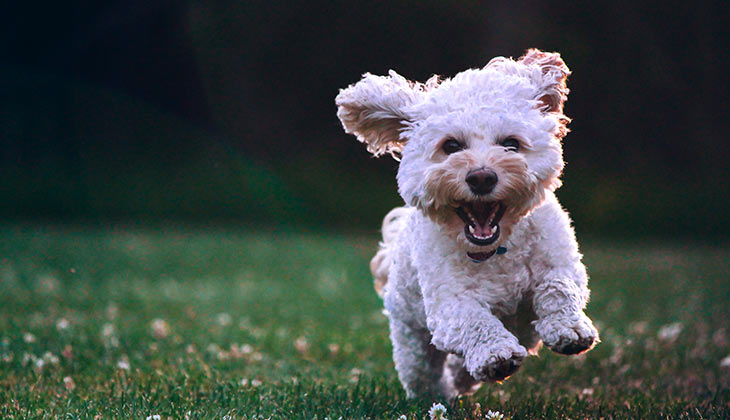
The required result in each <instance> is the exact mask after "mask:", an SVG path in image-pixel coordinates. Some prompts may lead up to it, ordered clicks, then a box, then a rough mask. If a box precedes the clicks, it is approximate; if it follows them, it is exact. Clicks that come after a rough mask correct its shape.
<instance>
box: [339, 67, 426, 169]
mask: <svg viewBox="0 0 730 420" xmlns="http://www.w3.org/2000/svg"><path fill="white" fill-rule="evenodd" d="M422 93H423V89H422V88H421V87H420V84H415V83H412V82H409V81H408V80H406V79H405V78H404V77H403V76H401V75H399V74H398V73H396V72H394V71H393V70H391V71H390V72H389V73H388V76H374V75H372V74H370V73H366V74H365V75H363V77H362V80H360V81H359V82H357V83H355V84H354V85H350V86H349V87H348V88H346V89H342V90H340V93H339V95H337V98H335V103H336V104H337V116H338V117H339V118H340V121H342V126H343V127H344V128H345V132H347V133H350V134H354V135H356V136H357V139H358V140H360V141H361V142H363V143H365V144H366V145H367V148H368V151H369V152H371V153H372V154H373V155H375V156H380V155H382V154H383V153H390V154H391V155H393V156H394V157H397V156H398V155H399V153H400V151H401V150H402V149H403V146H404V144H405V141H406V140H405V139H404V138H401V130H402V129H403V127H405V123H407V122H408V121H411V119H412V117H411V116H410V115H409V113H408V112H407V108H408V106H409V105H412V104H414V103H415V102H416V101H417V100H418V99H419V96H420V95H421V94H422Z"/></svg>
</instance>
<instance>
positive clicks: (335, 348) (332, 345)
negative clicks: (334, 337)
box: [327, 343, 340, 356]
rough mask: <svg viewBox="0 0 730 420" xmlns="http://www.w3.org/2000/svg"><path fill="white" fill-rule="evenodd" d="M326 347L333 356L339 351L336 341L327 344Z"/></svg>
mask: <svg viewBox="0 0 730 420" xmlns="http://www.w3.org/2000/svg"><path fill="white" fill-rule="evenodd" d="M327 349H328V350H329V351H330V354H331V355H333V356H335V355H337V353H339V352H340V345H339V344H336V343H330V344H328V345H327Z"/></svg>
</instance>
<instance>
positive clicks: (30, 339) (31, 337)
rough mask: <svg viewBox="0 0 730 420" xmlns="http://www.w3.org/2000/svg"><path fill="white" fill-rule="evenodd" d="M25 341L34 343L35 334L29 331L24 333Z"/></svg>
mask: <svg viewBox="0 0 730 420" xmlns="http://www.w3.org/2000/svg"><path fill="white" fill-rule="evenodd" d="M23 341H25V342H26V343H34V342H35V336H34V335H33V334H31V333H29V332H27V333H25V334H23Z"/></svg>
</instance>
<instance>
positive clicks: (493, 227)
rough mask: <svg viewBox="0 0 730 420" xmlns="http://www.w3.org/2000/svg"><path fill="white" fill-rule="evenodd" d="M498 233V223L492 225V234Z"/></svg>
mask: <svg viewBox="0 0 730 420" xmlns="http://www.w3.org/2000/svg"><path fill="white" fill-rule="evenodd" d="M495 233H497V225H494V226H492V235H494V234H495Z"/></svg>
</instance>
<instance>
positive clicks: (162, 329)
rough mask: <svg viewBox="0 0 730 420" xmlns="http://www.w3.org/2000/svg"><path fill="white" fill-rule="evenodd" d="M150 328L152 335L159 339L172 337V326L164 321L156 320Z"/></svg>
mask: <svg viewBox="0 0 730 420" xmlns="http://www.w3.org/2000/svg"><path fill="white" fill-rule="evenodd" d="M150 327H151V328H152V334H153V335H154V336H155V337H157V338H165V337H167V336H168V335H170V324H168V323H167V321H165V320H164V319H161V318H156V319H154V320H153V321H152V324H150Z"/></svg>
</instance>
